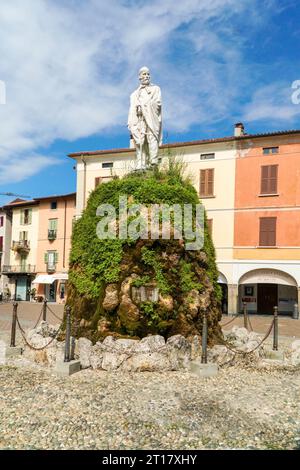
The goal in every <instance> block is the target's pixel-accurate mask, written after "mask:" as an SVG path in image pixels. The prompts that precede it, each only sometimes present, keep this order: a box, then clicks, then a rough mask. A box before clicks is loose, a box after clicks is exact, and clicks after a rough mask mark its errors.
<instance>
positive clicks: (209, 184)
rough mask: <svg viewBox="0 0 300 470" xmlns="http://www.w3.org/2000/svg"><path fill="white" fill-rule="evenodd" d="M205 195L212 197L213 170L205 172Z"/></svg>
mask: <svg viewBox="0 0 300 470" xmlns="http://www.w3.org/2000/svg"><path fill="white" fill-rule="evenodd" d="M207 195H208V196H213V195H214V169H213V168H210V169H209V170H207Z"/></svg>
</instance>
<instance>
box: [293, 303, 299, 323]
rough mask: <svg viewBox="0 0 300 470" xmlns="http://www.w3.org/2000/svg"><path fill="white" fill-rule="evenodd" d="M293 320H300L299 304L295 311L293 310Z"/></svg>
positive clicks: (295, 305)
mask: <svg viewBox="0 0 300 470" xmlns="http://www.w3.org/2000/svg"><path fill="white" fill-rule="evenodd" d="M292 318H293V319H294V320H298V319H299V309H298V304H294V310H293V315H292Z"/></svg>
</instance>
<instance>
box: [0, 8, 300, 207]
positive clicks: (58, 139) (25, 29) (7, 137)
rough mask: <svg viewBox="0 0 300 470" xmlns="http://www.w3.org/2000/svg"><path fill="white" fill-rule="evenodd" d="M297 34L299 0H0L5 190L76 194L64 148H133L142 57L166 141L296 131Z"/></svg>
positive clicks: (299, 110) (0, 167) (299, 102)
mask: <svg viewBox="0 0 300 470" xmlns="http://www.w3.org/2000/svg"><path fill="white" fill-rule="evenodd" d="M299 41H300V2H299V0H283V1H282V0H243V1H237V0H181V1H180V2H175V1H174V0H110V1H109V2H108V1H106V0H84V1H83V0H13V1H12V0H0V58H1V60H0V193H1V192H2V193H3V192H13V193H16V194H19V195H24V196H30V197H39V196H45V195H51V194H65V193H69V192H73V191H75V188H76V172H75V171H74V168H73V167H74V161H73V160H72V159H70V158H68V157H67V154H68V153H72V152H77V151H85V150H96V149H110V148H124V147H128V145H129V134H128V129H127V115H128V108H129V96H130V93H131V92H132V91H133V90H134V89H135V88H136V87H137V85H138V70H139V68H140V67H141V66H144V65H146V66H148V67H149V68H150V71H151V81H152V83H155V84H157V85H159V86H160V87H161V90H162V99H163V135H164V138H163V141H164V143H167V142H180V141H187V140H196V139H202V138H213V137H224V136H228V135H232V134H233V126H234V123H235V122H240V121H242V122H243V123H244V125H245V130H246V132H248V133H256V132H270V131H274V130H287V129H300V93H299V95H297V96H296V98H298V97H299V99H296V100H295V99H293V98H292V97H293V96H294V97H295V92H297V89H298V88H299V89H300V48H299ZM297 81H299V83H297ZM293 84H294V87H297V88H296V89H295V88H294V89H293V88H292V86H293ZM293 93H294V95H293ZM11 199H12V198H9V197H6V196H1V195H0V205H2V204H5V203H8V202H9V200H11Z"/></svg>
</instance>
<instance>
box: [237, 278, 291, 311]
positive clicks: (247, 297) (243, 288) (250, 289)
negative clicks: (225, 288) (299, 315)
mask: <svg viewBox="0 0 300 470" xmlns="http://www.w3.org/2000/svg"><path fill="white" fill-rule="evenodd" d="M244 302H245V303H246V304H247V310H248V312H249V313H256V314H258V315H269V314H273V311H274V306H278V313H280V314H283V315H284V314H286V315H292V314H293V311H294V305H295V304H296V303H298V289H297V282H296V280H295V279H294V278H293V277H292V276H291V275H290V274H288V273H285V272H284V271H280V270H277V269H255V270H253V271H249V272H248V273H245V274H244V275H243V276H242V277H241V278H240V280H239V310H240V311H242V309H243V303H244Z"/></svg>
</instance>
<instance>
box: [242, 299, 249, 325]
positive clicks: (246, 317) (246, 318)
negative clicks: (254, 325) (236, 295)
mask: <svg viewBox="0 0 300 470" xmlns="http://www.w3.org/2000/svg"><path fill="white" fill-rule="evenodd" d="M243 312H244V328H246V330H248V316H247V304H246V302H244V303H243Z"/></svg>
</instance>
